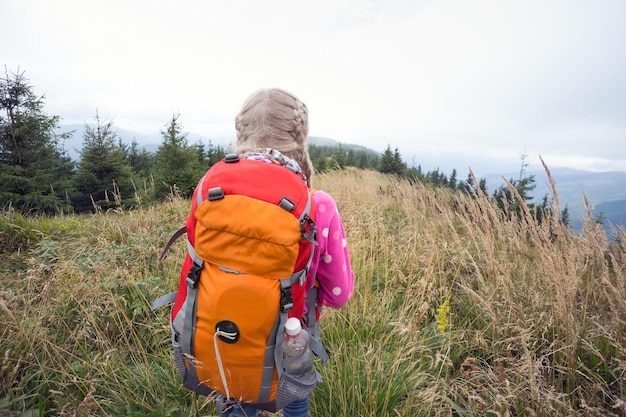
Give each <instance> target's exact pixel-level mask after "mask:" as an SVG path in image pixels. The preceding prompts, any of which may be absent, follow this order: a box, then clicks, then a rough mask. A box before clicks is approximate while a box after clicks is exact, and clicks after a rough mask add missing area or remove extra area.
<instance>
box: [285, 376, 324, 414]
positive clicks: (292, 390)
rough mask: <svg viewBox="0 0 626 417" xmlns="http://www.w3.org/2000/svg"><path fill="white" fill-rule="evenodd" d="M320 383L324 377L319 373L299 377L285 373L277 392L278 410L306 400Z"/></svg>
mask: <svg viewBox="0 0 626 417" xmlns="http://www.w3.org/2000/svg"><path fill="white" fill-rule="evenodd" d="M319 382H322V376H321V375H320V374H319V373H317V371H316V372H315V373H314V374H309V375H306V374H305V375H302V376H297V377H296V376H293V375H289V374H287V373H285V372H283V374H282V375H281V377H280V381H279V382H278V390H277V392H276V408H277V409H281V408H283V407H284V406H286V405H287V404H289V403H292V402H294V401H297V400H303V399H305V398H306V397H307V396H308V395H309V394H310V393H311V392H312V391H313V389H314V388H315V386H316V385H317V384H318V383H319Z"/></svg>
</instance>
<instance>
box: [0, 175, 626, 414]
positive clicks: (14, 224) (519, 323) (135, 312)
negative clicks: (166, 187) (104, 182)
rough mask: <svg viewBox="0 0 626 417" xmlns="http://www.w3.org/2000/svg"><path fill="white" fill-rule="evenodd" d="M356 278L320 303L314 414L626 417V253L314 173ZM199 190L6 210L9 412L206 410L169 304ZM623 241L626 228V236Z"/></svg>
mask: <svg viewBox="0 0 626 417" xmlns="http://www.w3.org/2000/svg"><path fill="white" fill-rule="evenodd" d="M315 181H316V183H315V187H316V188H322V189H325V190H327V191H328V192H329V193H331V194H332V195H333V196H334V197H335V199H336V201H337V204H338V206H339V209H340V211H341V213H342V216H343V219H344V222H345V226H346V230H347V233H348V239H349V244H350V249H351V255H352V266H353V268H354V270H355V273H356V278H357V282H356V291H355V294H354V297H353V299H352V300H351V301H350V303H349V304H348V305H347V306H346V307H344V308H342V309H340V310H331V309H327V310H325V313H324V318H323V321H322V335H323V338H324V341H325V343H326V345H327V347H328V348H329V349H330V350H331V351H332V359H331V362H330V363H329V365H328V366H325V367H324V366H321V364H318V365H319V366H318V369H319V370H320V372H321V373H322V374H323V376H324V383H323V384H322V385H321V386H319V387H318V388H316V390H315V391H314V393H313V396H312V406H311V415H312V416H318V417H322V416H324V417H327V416H333V417H342V416H345V417H348V416H350V417H354V416H372V417H374V416H376V417H380V416H564V415H568V416H626V404H625V403H624V401H625V399H626V385H625V372H626V349H625V346H626V323H625V320H626V300H625V298H624V294H626V276H625V275H626V274H625V268H626V267H625V260H626V254H625V253H624V248H620V247H617V246H615V245H613V246H611V247H609V244H608V242H607V239H606V236H605V235H604V232H603V231H602V229H601V228H600V227H598V226H594V225H592V224H590V225H586V226H584V228H583V231H582V232H581V233H580V234H579V235H574V234H572V233H571V232H570V231H568V230H563V229H562V228H561V227H560V226H559V225H558V224H550V222H545V223H544V224H543V225H542V226H537V225H536V224H535V222H534V221H532V219H527V218H522V219H518V220H517V221H514V222H507V221H504V220H503V219H502V217H501V216H500V212H499V211H498V210H496V209H494V208H493V207H491V206H490V205H488V204H487V203H486V202H484V200H482V199H480V198H478V199H473V198H469V197H466V196H462V195H457V194H452V193H451V192H449V191H448V190H445V189H436V190H433V189H427V188H424V187H423V186H421V185H419V184H418V185H411V184H409V183H407V182H401V181H398V180H395V179H393V178H390V177H384V176H382V175H380V174H378V173H374V172H365V171H343V172H333V173H329V174H324V175H320V176H318V177H316V178H315ZM188 207H189V202H187V201H180V200H175V201H173V202H170V203H166V204H162V205H160V206H158V207H151V208H142V209H139V210H136V211H127V212H122V211H117V212H114V211H112V212H109V213H104V214H98V215H89V216H80V217H79V216H64V217H57V218H38V219H25V218H23V217H21V216H19V215H17V214H15V213H10V212H6V213H4V214H3V216H2V217H1V218H0V251H2V252H1V253H0V257H1V259H0V268H1V278H0V337H1V338H0V416H39V415H57V416H83V415H85V416H86V415H90V416H92V415H93V416H120V415H126V416H211V415H214V414H215V410H214V407H213V404H212V401H211V400H210V399H209V400H207V399H205V398H204V397H200V396H196V395H194V394H191V393H189V392H187V391H186V390H184V389H182V388H181V387H180V384H179V383H178V380H177V374H176V370H175V367H174V364H173V359H172V355H171V353H170V340H169V338H170V335H169V328H168V322H167V314H168V313H167V311H166V310H167V309H162V310H161V311H158V312H157V313H156V314H153V313H151V312H150V307H149V304H150V302H151V301H152V300H153V299H155V298H157V297H158V296H159V295H162V294H163V293H165V292H168V291H170V290H172V289H174V287H175V285H176V281H177V275H178V268H179V267H180V263H181V259H182V256H183V254H184V251H185V246H184V243H183V242H179V243H177V244H176V245H175V246H174V247H173V248H172V250H171V251H170V253H169V255H168V256H167V257H166V259H165V260H164V261H163V262H161V263H158V262H157V261H156V258H157V255H158V253H159V251H160V249H161V247H162V245H163V244H164V242H165V241H166V240H167V238H168V237H169V235H170V233H171V232H173V231H174V230H175V229H176V228H178V227H179V225H181V224H182V223H183V221H184V219H185V217H186V214H187V210H188ZM621 237H622V242H624V241H626V235H625V234H624V231H623V230H621Z"/></svg>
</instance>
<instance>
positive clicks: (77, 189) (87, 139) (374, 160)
mask: <svg viewBox="0 0 626 417" xmlns="http://www.w3.org/2000/svg"><path fill="white" fill-rule="evenodd" d="M59 121H60V118H59V116H49V115H47V114H46V113H45V111H44V96H37V95H35V93H34V91H33V87H32V86H31V85H30V84H29V82H28V80H27V79H26V78H25V77H24V73H23V72H17V73H11V74H9V73H8V72H7V71H6V70H5V78H3V79H0V182H1V183H2V189H1V191H0V207H1V208H3V209H7V208H12V209H15V210H18V211H20V212H24V213H29V212H30V213H49V214H58V213H71V212H77V213H83V212H92V211H101V210H109V209H114V208H119V207H121V208H130V207H136V206H141V205H144V204H152V203H156V202H160V201H163V200H164V199H167V198H171V197H172V196H180V197H190V196H191V194H192V193H193V190H194V188H195V186H196V185H197V182H198V179H199V178H200V177H202V175H204V173H205V172H206V170H207V169H208V168H209V167H210V166H212V165H213V164H215V163H216V162H218V161H219V160H220V159H222V158H223V157H224V156H225V155H226V153H227V151H228V150H227V149H225V148H224V147H222V146H220V145H217V146H216V145H213V144H212V143H211V141H209V143H208V145H205V144H204V143H202V142H201V141H197V142H196V143H193V144H190V143H188V138H187V134H186V133H185V132H184V128H183V125H182V122H181V120H180V115H177V114H174V115H173V116H172V118H171V120H170V121H169V122H168V123H167V124H166V125H165V126H164V127H163V129H162V130H161V136H162V142H161V144H160V146H159V148H158V149H157V151H156V152H155V153H150V152H147V151H146V150H145V149H140V147H139V145H138V143H137V142H136V141H135V140H134V139H133V141H132V142H131V144H130V145H129V144H126V143H124V142H123V141H122V140H121V138H119V137H118V136H117V133H116V131H115V128H114V125H113V122H112V121H103V120H101V119H100V116H99V115H98V114H97V112H96V115H95V121H96V123H95V126H90V125H87V124H86V127H85V131H84V133H83V146H82V149H81V151H80V158H79V160H78V161H73V160H72V159H71V158H70V157H69V156H68V153H67V151H66V150H65V149H64V148H63V141H64V140H66V139H67V138H68V137H69V135H70V134H71V133H64V134H58V133H57V131H58V128H59ZM309 154H310V157H311V161H312V162H313V166H314V168H315V170H316V171H317V172H324V171H327V170H331V169H337V168H339V169H342V168H346V167H356V168H360V169H372V170H377V171H379V172H382V173H384V174H389V175H395V176H398V177H401V178H405V179H407V180H409V181H419V182H423V183H428V184H431V185H432V186H434V187H447V188H450V189H452V190H455V191H458V192H465V193H470V194H472V195H483V196H488V198H492V199H493V200H494V201H495V202H496V204H498V206H499V207H500V208H501V209H502V210H503V211H504V212H505V213H507V215H509V216H513V215H514V214H515V213H518V214H519V211H520V210H521V209H522V204H521V203H522V202H523V203H524V204H526V205H527V206H528V207H529V208H530V210H532V211H533V213H535V215H536V217H537V218H538V219H539V220H541V218H542V216H545V214H546V213H547V212H548V211H549V210H550V202H549V201H548V198H547V196H546V197H544V199H543V201H542V202H541V203H538V204H537V203H533V202H532V201H531V200H532V199H533V198H532V196H531V195H530V194H531V192H532V190H533V189H534V188H535V183H534V176H526V175H524V170H523V169H522V171H521V173H520V178H519V179H517V180H513V179H511V180H510V184H511V187H512V189H511V187H508V188H499V189H497V190H495V191H494V192H493V194H492V195H491V196H489V195H488V194H487V185H486V181H485V179H480V180H477V179H476V178H474V177H473V175H472V173H471V172H470V173H469V174H468V176H467V178H466V179H465V180H459V179H458V177H457V171H456V170H453V171H452V173H451V175H449V176H448V175H446V174H445V173H443V172H441V171H439V169H436V170H432V171H426V172H424V171H423V170H422V168H421V166H420V165H418V166H412V167H408V166H407V164H406V163H405V162H404V161H403V160H402V157H401V155H400V152H399V150H398V148H395V149H394V150H392V149H391V145H388V146H387V148H386V149H385V151H384V152H383V153H382V154H379V153H377V152H375V151H372V150H369V149H367V148H363V147H360V146H355V145H346V146H344V145H341V144H340V145H339V146H327V145H314V144H311V145H310V146H309ZM522 167H524V164H523V162H522ZM479 190H480V192H479ZM562 220H563V221H564V222H569V219H568V212H567V207H566V208H565V210H563V213H562Z"/></svg>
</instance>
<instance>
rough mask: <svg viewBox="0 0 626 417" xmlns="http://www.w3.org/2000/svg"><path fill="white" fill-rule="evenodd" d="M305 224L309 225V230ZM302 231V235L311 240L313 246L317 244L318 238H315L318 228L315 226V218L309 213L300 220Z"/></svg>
mask: <svg viewBox="0 0 626 417" xmlns="http://www.w3.org/2000/svg"><path fill="white" fill-rule="evenodd" d="M305 225H308V226H309V227H308V230H307V228H306V227H305ZM300 231H301V232H302V237H303V238H304V239H305V240H308V241H309V242H311V244H312V245H313V246H317V240H315V237H316V234H317V228H316V227H315V222H314V221H313V219H312V218H311V217H309V216H308V215H307V216H305V217H304V218H303V219H302V220H301V221H300Z"/></svg>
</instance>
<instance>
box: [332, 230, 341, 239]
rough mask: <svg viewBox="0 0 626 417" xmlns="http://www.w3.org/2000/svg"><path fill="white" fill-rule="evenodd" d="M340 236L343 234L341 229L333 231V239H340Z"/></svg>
mask: <svg viewBox="0 0 626 417" xmlns="http://www.w3.org/2000/svg"><path fill="white" fill-rule="evenodd" d="M340 237H341V234H340V233H339V230H335V231H334V232H333V240H339V238H340Z"/></svg>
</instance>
